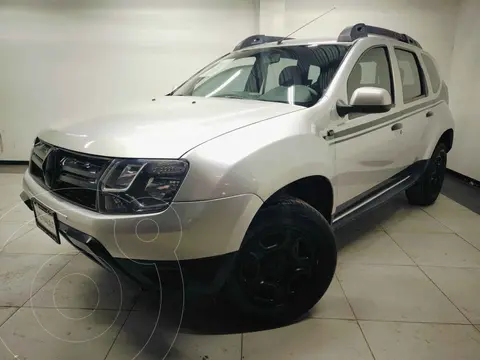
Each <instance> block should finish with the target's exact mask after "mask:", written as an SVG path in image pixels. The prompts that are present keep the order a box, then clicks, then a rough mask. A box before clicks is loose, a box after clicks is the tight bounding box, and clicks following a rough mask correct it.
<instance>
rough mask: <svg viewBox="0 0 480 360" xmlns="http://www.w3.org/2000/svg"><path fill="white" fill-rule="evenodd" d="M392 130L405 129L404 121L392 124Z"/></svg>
mask: <svg viewBox="0 0 480 360" xmlns="http://www.w3.org/2000/svg"><path fill="white" fill-rule="evenodd" d="M391 129H392V131H397V130H401V129H403V124H402V123H396V124H393V125H392V128H391Z"/></svg>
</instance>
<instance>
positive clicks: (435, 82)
mask: <svg viewBox="0 0 480 360" xmlns="http://www.w3.org/2000/svg"><path fill="white" fill-rule="evenodd" d="M422 57H423V62H424V63H425V67H426V70H427V73H428V77H429V78H430V82H431V83H432V91H433V92H434V93H436V92H437V91H438V90H440V85H441V83H442V81H441V80H440V75H439V74H438V70H437V66H436V65H435V63H434V62H433V60H432V59H431V58H430V56H428V55H425V54H424V55H422Z"/></svg>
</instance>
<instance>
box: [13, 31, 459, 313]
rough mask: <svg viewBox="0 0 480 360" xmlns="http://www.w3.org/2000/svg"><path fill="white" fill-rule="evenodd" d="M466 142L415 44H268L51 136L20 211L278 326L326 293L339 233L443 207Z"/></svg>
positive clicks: (144, 280)
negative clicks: (386, 215) (460, 142)
mask: <svg viewBox="0 0 480 360" xmlns="http://www.w3.org/2000/svg"><path fill="white" fill-rule="evenodd" d="M453 132H454V121H453V119H452V114H451V112H450V110H449V107H448V89H447V86H446V85H445V83H444V82H443V81H442V80H441V78H440V76H439V73H438V71H437V66H436V64H435V62H434V60H433V59H432V57H431V56H430V55H429V54H428V53H426V52H425V51H424V50H422V48H421V47H420V45H419V44H418V42H416V41H415V40H413V39H412V38H411V37H409V36H407V35H405V34H399V33H396V32H393V31H390V30H387V29H382V28H377V27H373V26H368V25H365V24H357V25H355V26H352V27H349V28H347V29H345V30H344V31H342V33H341V34H340V35H339V36H338V38H337V39H334V40H331V41H325V40H318V39H317V40H315V39H313V40H295V39H282V38H277V37H271V36H261V35H259V36H253V37H250V38H247V39H245V40H244V41H243V42H241V43H240V44H239V45H238V46H237V47H236V48H235V50H234V51H232V52H231V53H229V54H227V55H225V56H223V57H222V58H220V59H218V60H216V61H214V62H213V63H212V64H210V65H208V66H207V67H206V68H204V69H203V70H201V71H199V72H198V73H197V74H195V75H194V76H193V77H191V78H190V79H189V80H188V81H186V82H185V83H184V84H183V85H181V86H179V87H178V88H177V89H176V90H174V91H173V92H172V93H170V94H168V95H167V96H164V97H162V98H161V99H157V100H156V101H152V102H150V103H148V104H145V105H144V106H143V107H142V108H140V109H137V110H135V111H131V112H130V113H125V114H118V115H112V116H109V117H105V118H97V119H93V120H90V121H86V122H81V123H77V124H74V125H70V126H67V127H63V128H57V129H50V130H47V131H44V132H42V133H41V134H39V136H38V138H37V139H36V141H35V144H34V147H33V150H32V154H31V161H30V166H29V169H28V171H27V172H26V173H25V177H24V180H23V187H24V192H23V193H22V195H21V197H22V199H23V200H24V201H25V203H26V204H27V205H28V206H29V207H30V209H32V210H33V211H34V213H35V217H36V221H37V225H38V226H39V227H40V228H41V229H43V230H44V231H45V232H46V233H47V234H48V235H50V236H51V237H52V239H53V240H54V241H56V242H60V241H61V237H62V239H64V240H63V241H65V240H66V241H68V242H70V243H71V244H73V245H74V246H75V247H77V248H78V249H80V250H81V251H82V252H83V253H84V254H85V255H87V256H88V257H90V258H91V259H92V260H94V261H96V262H98V263H99V264H100V265H102V266H104V267H105V268H107V269H109V270H112V271H120V272H122V273H124V274H125V275H127V276H129V277H131V278H133V279H135V280H137V281H138V282H140V283H141V284H142V285H144V286H157V285H159V281H158V278H157V275H158V274H161V278H160V279H161V285H162V286H175V285H179V284H180V285H181V286H182V287H184V288H185V289H187V290H192V291H194V292H195V291H204V292H207V293H219V292H220V293H221V294H223V295H226V296H227V297H228V298H229V299H230V301H231V302H232V303H233V304H234V305H235V306H236V307H237V308H238V309H239V310H240V311H241V312H243V313H245V314H248V315H252V316H256V317H261V318H263V319H266V320H275V321H282V322H283V321H289V320H292V319H294V318H297V317H298V316H300V315H302V314H303V313H305V312H306V311H308V310H309V309H310V308H311V307H312V306H314V305H315V303H317V302H318V300H319V299H320V298H321V297H322V295H323V294H324V293H325V291H326V290H327V288H328V287H329V284H330V282H331V280H332V277H333V275H334V272H335V267H336V259H337V253H336V244H335V236H334V232H333V231H334V229H335V228H336V227H339V226H341V225H342V224H344V223H345V222H347V221H349V220H351V219H352V218H354V217H356V216H358V215H359V214H360V213H362V212H364V211H366V210H368V209H370V208H372V207H374V206H376V205H378V204H379V203H381V202H384V201H385V200H387V199H389V198H390V197H392V196H393V195H395V194H397V193H399V192H401V191H404V190H406V195H407V198H408V200H409V201H410V203H412V204H416V205H423V206H426V205H430V204H432V203H433V202H435V200H436V199H437V196H438V195H439V193H440V190H441V187H442V183H443V178H444V173H445V169H446V162H447V153H448V152H449V150H450V149H451V147H452V142H453ZM179 269H181V277H177V276H178V271H179ZM165 274H166V275H165ZM168 274H171V275H172V276H168ZM175 279H177V280H178V279H180V280H181V281H180V280H179V281H176V280H175Z"/></svg>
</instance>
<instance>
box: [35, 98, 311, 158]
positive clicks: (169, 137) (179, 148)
mask: <svg viewBox="0 0 480 360" xmlns="http://www.w3.org/2000/svg"><path fill="white" fill-rule="evenodd" d="M300 109H302V107H299V106H294V105H289V104H280V103H271V102H261V101H253V100H240V99H225V98H200V97H183V96H166V97H163V98H161V99H158V100H157V101H154V102H151V103H149V104H148V105H145V106H143V107H141V108H140V109H138V108H137V109H131V110H129V111H127V112H125V113H122V114H116V115H108V116H104V117H100V118H94V119H91V120H88V121H83V122H78V123H75V124H69V125H67V126H60V127H57V128H53V129H49V130H46V131H44V132H42V133H41V134H40V135H39V138H40V139H42V140H43V141H46V142H48V143H50V144H53V145H56V146H59V147H62V148H65V149H69V150H73V151H77V152H81V153H88V154H93V155H101V156H109V157H125V158H179V157H181V156H182V155H183V154H185V153H186V152H187V151H189V150H190V149H192V148H194V147H196V146H198V145H199V144H202V143H204V142H206V141H208V140H210V139H212V138H215V137H217V136H220V135H222V134H225V133H227V132H230V131H232V130H235V129H238V128H240V127H244V126H247V125H251V124H254V123H256V122H259V121H262V120H266V119H270V118H272V117H276V116H279V115H283V114H286V113H289V112H293V111H297V110H300Z"/></svg>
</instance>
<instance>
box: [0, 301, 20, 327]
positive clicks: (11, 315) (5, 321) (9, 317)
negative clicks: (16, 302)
mask: <svg viewBox="0 0 480 360" xmlns="http://www.w3.org/2000/svg"><path fill="white" fill-rule="evenodd" d="M11 308H13V306H12V307H11ZM20 309H21V307H17V308H16V309H15V311H14V312H13V313H11V314H10V316H8V317H7V318H6V319H5V320H4V321H3V322H2V323H0V328H2V326H3V325H5V324H6V323H7V321H8V320H10V319H11V318H12V317H13V315H15V314H16V313H17V312H18V310H20Z"/></svg>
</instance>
